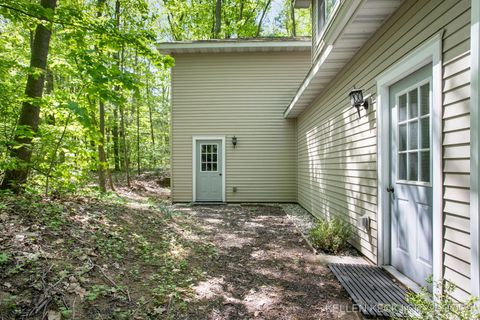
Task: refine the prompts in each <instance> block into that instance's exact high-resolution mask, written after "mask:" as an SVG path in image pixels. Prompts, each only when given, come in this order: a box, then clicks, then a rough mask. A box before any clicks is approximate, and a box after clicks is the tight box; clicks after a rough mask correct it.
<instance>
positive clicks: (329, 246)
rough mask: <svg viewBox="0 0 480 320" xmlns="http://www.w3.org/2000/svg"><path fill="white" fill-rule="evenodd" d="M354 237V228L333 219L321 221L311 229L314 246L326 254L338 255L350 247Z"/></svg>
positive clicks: (310, 233) (311, 239) (310, 237)
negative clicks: (349, 242) (349, 241)
mask: <svg viewBox="0 0 480 320" xmlns="http://www.w3.org/2000/svg"><path fill="white" fill-rule="evenodd" d="M351 235H352V226H351V225H350V224H348V223H346V222H345V221H343V220H340V219H338V218H333V219H330V220H326V219H321V220H319V221H318V222H317V224H316V225H315V227H313V228H312V229H310V232H309V235H308V236H309V239H310V241H311V243H312V245H313V246H314V247H315V248H316V249H319V250H322V251H325V252H326V253H333V254H338V253H340V252H342V251H345V250H346V249H347V248H348V247H349V244H348V240H349V239H350V237H351Z"/></svg>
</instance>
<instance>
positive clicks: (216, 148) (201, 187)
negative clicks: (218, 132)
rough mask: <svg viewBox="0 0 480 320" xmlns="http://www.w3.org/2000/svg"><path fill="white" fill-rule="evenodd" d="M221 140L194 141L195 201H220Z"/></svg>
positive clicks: (221, 183)
mask: <svg viewBox="0 0 480 320" xmlns="http://www.w3.org/2000/svg"><path fill="white" fill-rule="evenodd" d="M222 147H223V146H222V140H197V141H196V155H195V156H196V159H195V160H196V161H195V162H196V166H195V167H196V168H195V169H196V173H195V174H196V186H195V188H196V201H212V202H220V201H222V195H223V177H222V174H223V168H222Z"/></svg>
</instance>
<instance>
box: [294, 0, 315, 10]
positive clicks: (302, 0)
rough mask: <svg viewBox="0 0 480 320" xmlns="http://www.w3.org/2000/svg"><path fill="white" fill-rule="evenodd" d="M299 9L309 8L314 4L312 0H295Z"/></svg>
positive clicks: (295, 4)
mask: <svg viewBox="0 0 480 320" xmlns="http://www.w3.org/2000/svg"><path fill="white" fill-rule="evenodd" d="M293 5H294V6H295V8H297V9H308V8H310V6H311V5H312V1H311V0H295V2H294V4H293Z"/></svg>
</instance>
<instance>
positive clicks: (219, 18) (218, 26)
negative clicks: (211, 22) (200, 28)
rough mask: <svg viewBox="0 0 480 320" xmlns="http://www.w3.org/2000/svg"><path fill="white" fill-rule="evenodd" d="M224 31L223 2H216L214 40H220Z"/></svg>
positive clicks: (217, 0)
mask: <svg viewBox="0 0 480 320" xmlns="http://www.w3.org/2000/svg"><path fill="white" fill-rule="evenodd" d="M221 29H222V0H216V2H215V27H214V29H213V38H214V39H218V37H219V35H220V31H221Z"/></svg>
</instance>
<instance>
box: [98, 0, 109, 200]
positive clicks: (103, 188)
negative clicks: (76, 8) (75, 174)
mask: <svg viewBox="0 0 480 320" xmlns="http://www.w3.org/2000/svg"><path fill="white" fill-rule="evenodd" d="M104 3H105V0H98V2H97V4H98V13H97V17H101V16H102V6H103V4H104ZM98 114H99V130H100V141H99V143H98V186H99V188H100V192H101V193H105V192H107V180H106V166H107V157H106V156H105V147H104V145H105V104H104V103H103V101H102V98H100V100H99V103H98Z"/></svg>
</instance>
